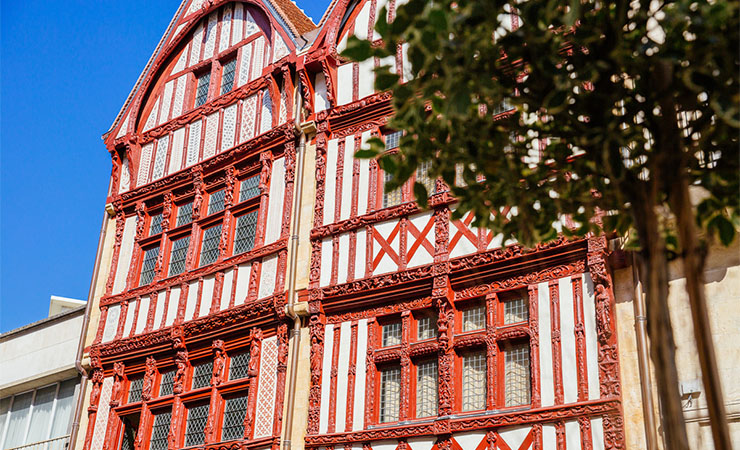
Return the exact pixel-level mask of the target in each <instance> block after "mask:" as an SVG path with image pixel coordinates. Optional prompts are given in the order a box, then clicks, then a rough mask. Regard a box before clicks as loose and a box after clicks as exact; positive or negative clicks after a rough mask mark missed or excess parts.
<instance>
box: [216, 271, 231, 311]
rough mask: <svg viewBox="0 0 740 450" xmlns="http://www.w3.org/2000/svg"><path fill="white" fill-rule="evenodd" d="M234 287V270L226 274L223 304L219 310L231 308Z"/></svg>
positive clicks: (222, 295) (222, 293) (222, 296)
mask: <svg viewBox="0 0 740 450" xmlns="http://www.w3.org/2000/svg"><path fill="white" fill-rule="evenodd" d="M233 285H234V270H233V269H229V270H227V271H226V272H224V284H223V291H222V292H221V304H220V305H219V310H221V311H223V310H224V309H227V308H228V307H229V301H230V300H231V288H232V287H233Z"/></svg>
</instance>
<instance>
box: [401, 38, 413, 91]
mask: <svg viewBox="0 0 740 450" xmlns="http://www.w3.org/2000/svg"><path fill="white" fill-rule="evenodd" d="M401 64H403V67H402V72H401V74H402V78H403V81H404V82H406V81H410V80H412V79H413V78H414V72H413V70H411V61H409V44H408V42H404V43H403V44H401Z"/></svg>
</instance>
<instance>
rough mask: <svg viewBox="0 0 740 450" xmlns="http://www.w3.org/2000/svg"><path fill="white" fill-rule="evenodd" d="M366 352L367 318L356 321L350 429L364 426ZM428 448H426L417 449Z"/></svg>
mask: <svg viewBox="0 0 740 450" xmlns="http://www.w3.org/2000/svg"><path fill="white" fill-rule="evenodd" d="M366 353H367V319H360V320H358V321H357V363H356V365H355V403H354V407H353V410H354V412H353V414H354V417H352V431H357V430H362V429H363V428H364V427H365V378H366V374H365V371H366V367H365V362H366V361H365V357H364V355H365V354H366ZM347 431H349V430H347ZM414 450H417V449H414ZM419 450H428V449H419Z"/></svg>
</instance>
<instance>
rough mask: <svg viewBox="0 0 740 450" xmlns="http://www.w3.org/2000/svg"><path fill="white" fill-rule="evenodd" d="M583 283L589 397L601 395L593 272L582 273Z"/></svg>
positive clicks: (592, 398)
mask: <svg viewBox="0 0 740 450" xmlns="http://www.w3.org/2000/svg"><path fill="white" fill-rule="evenodd" d="M582 283H583V288H582V291H583V330H584V336H585V338H586V373H587V374H588V399H589V400H595V399H598V398H599V397H600V396H601V392H600V390H599V356H598V348H599V347H598V346H599V343H598V340H597V336H596V303H595V296H594V283H593V280H592V279H591V274H589V273H584V274H583V275H582Z"/></svg>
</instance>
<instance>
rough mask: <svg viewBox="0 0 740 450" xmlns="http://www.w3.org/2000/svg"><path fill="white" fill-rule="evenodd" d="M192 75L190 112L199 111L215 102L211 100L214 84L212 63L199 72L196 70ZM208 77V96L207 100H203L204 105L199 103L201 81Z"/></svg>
mask: <svg viewBox="0 0 740 450" xmlns="http://www.w3.org/2000/svg"><path fill="white" fill-rule="evenodd" d="M191 74H192V80H193V82H192V86H193V87H192V96H193V98H192V100H191V101H190V105H191V108H190V110H194V109H198V108H200V107H201V106H203V105H205V104H206V103H208V102H209V101H211V100H213V99H212V98H211V84H213V73H212V65H211V64H210V62H209V63H208V64H207V65H206V66H205V67H201V68H200V69H199V70H195V71H193V72H191ZM206 76H207V77H208V86H207V88H206V96H205V99H203V102H202V103H198V98H199V95H198V91H199V88H200V80H201V79H203V78H205V77H206Z"/></svg>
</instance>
